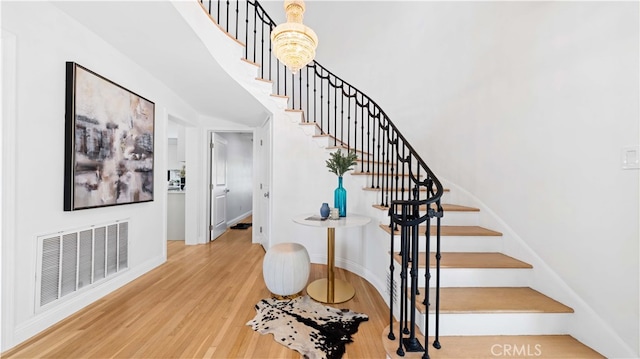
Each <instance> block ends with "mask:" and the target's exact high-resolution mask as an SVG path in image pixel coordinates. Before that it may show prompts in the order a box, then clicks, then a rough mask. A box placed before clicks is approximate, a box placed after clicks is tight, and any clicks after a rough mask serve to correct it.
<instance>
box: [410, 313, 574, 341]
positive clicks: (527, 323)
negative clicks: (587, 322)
mask: <svg viewBox="0 0 640 359" xmlns="http://www.w3.org/2000/svg"><path fill="white" fill-rule="evenodd" d="M570 316H571V313H478V314H448V313H447V314H445V313H440V335H443V336H445V335H553V334H568V322H569V319H570ZM425 318H426V316H425V315H420V316H417V317H416V319H417V320H416V321H417V322H418V323H419V324H418V327H419V328H420V331H421V332H422V333H423V334H424V333H426V331H425V323H424V320H425ZM434 333H435V314H433V313H431V314H430V315H429V333H428V334H429V335H433V334H434Z"/></svg>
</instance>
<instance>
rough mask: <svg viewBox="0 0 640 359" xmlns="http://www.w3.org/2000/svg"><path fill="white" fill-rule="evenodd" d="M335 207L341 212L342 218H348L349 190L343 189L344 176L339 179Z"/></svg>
mask: <svg viewBox="0 0 640 359" xmlns="http://www.w3.org/2000/svg"><path fill="white" fill-rule="evenodd" d="M333 201H334V207H335V208H337V209H338V211H339V212H340V217H346V216H347V190H346V189H344V187H342V176H340V177H338V188H336V190H335V191H333Z"/></svg>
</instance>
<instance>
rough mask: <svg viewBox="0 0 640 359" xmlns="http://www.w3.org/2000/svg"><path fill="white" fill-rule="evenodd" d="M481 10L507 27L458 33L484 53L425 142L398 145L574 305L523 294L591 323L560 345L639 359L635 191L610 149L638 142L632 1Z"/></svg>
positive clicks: (438, 110) (581, 323)
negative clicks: (531, 256)
mask: <svg viewBox="0 0 640 359" xmlns="http://www.w3.org/2000/svg"><path fill="white" fill-rule="evenodd" d="M493 6H496V7H499V8H500V9H502V10H509V11H512V14H513V15H514V16H511V17H502V18H500V19H492V18H490V17H489V15H487V14H488V12H486V13H484V14H483V13H477V14H476V15H477V16H476V17H475V18H474V19H476V21H475V23H473V24H470V26H471V29H470V33H472V34H476V35H475V36H476V37H477V38H482V39H483V40H484V42H478V43H479V45H478V46H477V47H476V48H475V49H474V50H476V51H474V52H472V53H471V54H467V59H466V63H469V64H472V66H473V67H474V68H476V69H478V71H473V72H470V73H469V76H468V77H467V78H465V79H464V80H463V81H462V83H458V84H457V85H459V88H458V90H459V91H457V92H455V93H452V95H451V96H450V97H449V98H448V99H447V101H446V102H442V103H439V104H438V105H437V106H436V107H434V108H432V110H431V113H430V115H429V119H428V122H429V125H426V126H423V127H422V128H421V131H414V132H413V133H416V132H421V133H424V134H426V137H427V141H422V142H415V141H416V140H417V138H416V136H415V135H413V134H409V138H410V140H412V141H414V142H415V143H419V146H420V147H419V151H420V152H421V153H426V154H429V156H428V159H429V162H428V163H429V164H430V165H431V166H432V168H433V169H434V171H435V172H436V173H437V174H439V175H440V176H442V177H446V178H447V179H449V180H450V181H451V182H453V183H455V184H457V185H458V186H460V187H461V188H464V189H466V190H467V191H468V192H470V193H473V194H474V195H475V196H477V197H478V198H479V199H480V201H481V202H482V203H483V204H484V205H485V206H486V207H487V208H490V209H491V210H492V211H493V212H494V213H495V214H496V216H498V217H499V218H500V219H501V220H502V221H503V222H504V223H507V224H508V225H509V226H510V227H511V228H510V229H511V230H512V231H513V233H515V234H516V235H517V236H518V237H520V238H521V239H522V240H523V241H524V243H525V244H526V245H527V246H528V247H529V248H530V249H532V250H533V252H535V254H536V255H537V256H538V257H539V259H541V260H542V261H543V262H544V263H546V265H548V267H549V268H551V269H552V270H553V272H555V274H556V275H557V278H556V280H557V281H558V282H560V283H564V284H565V285H566V286H567V288H568V289H569V290H570V291H572V292H574V293H576V294H577V297H576V298H569V297H567V296H566V295H565V294H563V293H562V292H549V289H548V286H547V284H548V283H547V282H543V281H541V278H537V283H534V286H535V287H537V288H542V289H544V290H545V292H546V293H547V294H549V295H551V296H553V297H554V298H556V299H558V300H561V301H565V303H566V304H568V305H575V306H580V307H582V308H585V307H586V308H589V309H591V310H592V311H593V313H585V311H577V312H576V314H575V315H574V316H573V318H575V319H574V320H573V322H572V324H571V327H570V328H571V329H570V332H571V334H572V335H574V336H575V337H576V338H578V339H579V340H582V341H583V342H585V343H587V344H589V345H591V346H593V347H594V348H595V349H596V350H599V351H601V352H602V353H603V354H605V355H607V356H609V357H615V358H622V357H625V358H629V357H638V356H639V355H640V349H639V345H640V343H639V339H640V313H639V307H640V303H639V298H640V288H639V283H640V278H639V276H640V264H639V252H640V250H639V243H638V239H639V237H640V236H639V218H640V210H639V205H640V201H639V183H640V180H639V171H638V170H623V169H621V149H622V147H625V146H634V145H635V146H637V145H638V144H639V141H640V136H639V134H640V126H639V123H638V118H639V115H640V114H639V110H638V109H639V98H640V91H639V83H638V78H639V72H638V63H639V61H640V56H639V31H638V29H639V20H638V18H639V11H638V3H637V2H627V3H620V2H617V3H616V2H609V3H605V2H577V3H573V2H571V3H569V2H545V3H536V4H532V3H523V4H515V3H511V4H507V3H502V4H494V5H493ZM479 7H480V5H479ZM495 13H496V14H497V13H499V12H495ZM493 14H494V13H492V15H491V16H493ZM482 15H484V17H483V16H482ZM479 34H482V35H483V36H480V35H479ZM449 55H451V56H452V57H453V58H457V57H456V56H455V55H454V54H449ZM426 71H427V74H425V75H426V76H427V77H428V76H429V75H430V74H429V73H428V72H429V71H430V70H429V68H427V70H426ZM407 126H409V124H406V123H401V124H400V127H401V128H408V127H407ZM483 224H484V225H486V224H487V223H486V222H485V223H483ZM580 301H582V302H580ZM591 315H597V317H599V318H600V319H601V320H602V321H603V322H604V323H605V324H606V326H608V328H606V327H605V328H600V329H595V327H594V326H593V323H594V322H592V321H590V320H588V319H586V318H589V317H590V316H591ZM607 331H608V332H609V333H614V334H613V335H616V336H618V337H619V338H620V339H621V340H622V341H623V342H624V343H623V344H622V345H619V344H621V343H619V342H617V343H615V342H611V341H608V340H606V339H604V338H608V337H607V335H604V333H605V332H607ZM625 346H626V347H625Z"/></svg>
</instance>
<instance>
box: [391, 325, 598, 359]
mask: <svg viewBox="0 0 640 359" xmlns="http://www.w3.org/2000/svg"><path fill="white" fill-rule="evenodd" d="M388 334H389V326H387V327H386V328H385V329H384V330H383V331H382V342H383V344H384V349H385V351H386V352H387V356H388V357H389V358H392V359H403V358H406V359H414V358H416V359H417V358H420V359H421V358H422V355H423V354H424V353H423V352H414V353H409V352H405V356H403V357H401V356H399V355H397V354H396V350H397V349H398V340H397V339H396V340H389V339H388V337H387V335H388ZM394 334H395V335H396V338H398V337H399V334H398V324H397V323H394ZM416 337H417V338H418V340H419V341H420V343H421V344H422V345H425V342H424V336H423V335H422V334H420V333H418V334H417V335H416ZM433 340H434V337H429V344H428V345H429V357H430V358H432V359H486V358H514V357H516V358H518V357H519V358H523V357H532V358H541V359H547V358H549V359H550V358H566V359H597V358H598V359H602V358H604V356H602V355H600V354H599V353H598V352H596V351H595V350H593V349H591V348H589V347H588V346H586V345H584V344H582V343H581V342H579V341H578V340H576V339H575V338H574V337H572V336H570V335H477V336H476V335H473V336H441V337H440V345H441V346H442V348H441V349H435V348H433V346H432V345H431V344H432V343H433ZM505 345H510V347H509V348H511V349H512V350H511V352H510V353H511V355H506V354H507V353H506V350H505V349H506V348H505ZM514 347H517V350H519V351H520V352H519V353H520V354H519V355H516V354H514V351H513V348H514ZM492 348H493V352H492ZM523 348H524V349H523ZM523 350H524V354H522V353H523V352H522V351H523ZM527 351H528V352H527ZM496 354H500V355H496Z"/></svg>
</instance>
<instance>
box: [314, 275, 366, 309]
mask: <svg viewBox="0 0 640 359" xmlns="http://www.w3.org/2000/svg"><path fill="white" fill-rule="evenodd" d="M307 294H308V295H309V296H310V297H311V298H313V299H314V300H316V301H318V302H322V303H327V304H334V303H342V302H346V301H348V300H349V299H351V298H353V296H354V295H355V294H356V290H355V288H353V286H352V285H351V284H349V283H347V282H345V281H343V280H342V279H338V278H336V279H334V280H333V299H332V300H330V299H329V280H328V279H327V278H322V279H318V280H315V281H313V282H312V283H311V284H309V286H307Z"/></svg>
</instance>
